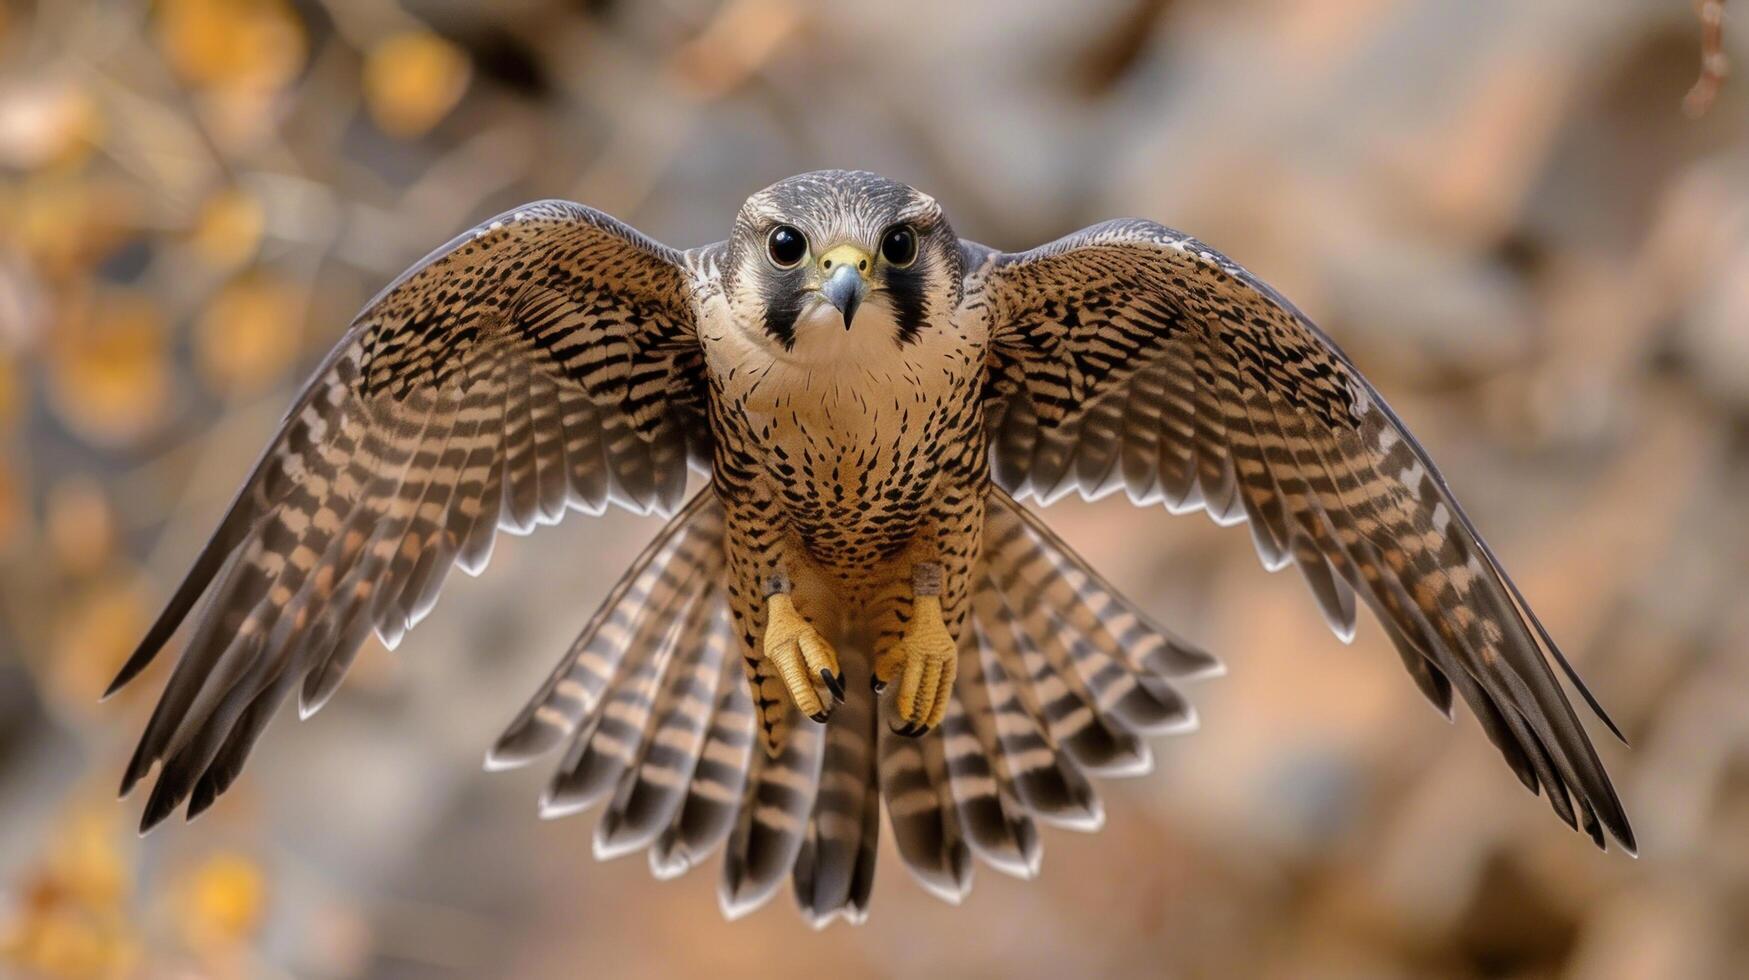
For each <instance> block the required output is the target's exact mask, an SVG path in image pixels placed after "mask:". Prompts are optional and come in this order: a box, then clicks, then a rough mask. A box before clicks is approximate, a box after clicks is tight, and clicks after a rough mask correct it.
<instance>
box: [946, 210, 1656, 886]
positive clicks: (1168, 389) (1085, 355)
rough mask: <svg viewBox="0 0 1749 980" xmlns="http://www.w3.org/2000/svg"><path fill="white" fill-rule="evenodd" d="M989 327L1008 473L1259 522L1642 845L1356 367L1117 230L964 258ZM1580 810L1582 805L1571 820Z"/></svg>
mask: <svg viewBox="0 0 1749 980" xmlns="http://www.w3.org/2000/svg"><path fill="white" fill-rule="evenodd" d="M962 248H963V251H964V255H965V260H966V267H967V269H968V270H969V272H968V276H967V285H966V300H965V302H966V304H967V306H968V307H969V308H975V309H981V310H982V311H983V313H984V315H985V316H986V317H987V319H988V322H989V323H990V326H991V344H992V356H991V363H990V380H989V390H988V392H987V404H988V408H989V433H990V442H991V464H992V472H993V475H994V477H995V480H996V482H997V483H998V485H1000V486H1002V487H1003V488H1004V489H1006V490H1008V491H1009V492H1010V493H1012V494H1013V495H1014V496H1015V497H1017V498H1024V497H1025V496H1026V495H1029V494H1030V495H1031V496H1033V497H1034V498H1035V499H1036V500H1038V501H1039V502H1040V503H1044V504H1048V503H1050V502H1052V501H1054V500H1056V499H1058V498H1059V497H1061V496H1062V495H1063V494H1065V493H1068V492H1070V491H1078V492H1079V493H1080V494H1081V495H1082V496H1083V497H1086V498H1088V499H1094V498H1098V497H1102V496H1104V495H1106V494H1109V493H1112V492H1115V491H1117V490H1119V489H1122V490H1125V491H1127V492H1128V494H1129V496H1130V497H1131V499H1132V500H1133V501H1135V502H1136V503H1137V504H1151V503H1157V502H1164V503H1165V504H1166V506H1167V507H1168V508H1169V509H1171V510H1172V511H1174V512H1183V511H1187V510H1191V509H1197V508H1200V509H1203V510H1206V511H1207V512H1208V513H1209V514H1210V516H1212V517H1214V518H1215V519H1216V520H1217V521H1218V522H1220V523H1222V524H1233V523H1237V522H1239V521H1248V522H1249V524H1250V527H1251V533H1252V539H1253V542H1254V544H1255V545H1256V547H1257V550H1258V553H1259V556H1260V557H1261V558H1262V560H1263V563H1264V565H1265V567H1267V568H1270V569H1271V570H1274V569H1278V568H1281V567H1283V566H1285V565H1287V564H1294V565H1296V566H1297V567H1299V568H1300V570H1301V572H1302V573H1303V574H1304V576H1305V578H1306V580H1307V583H1308V585H1310V587H1311V589H1312V592H1313V595H1314V597H1315V598H1317V600H1318V603H1319V607H1320V609H1321V610H1322V611H1323V612H1324V614H1325V617H1326V619H1327V621H1328V622H1329V623H1330V625H1331V627H1332V629H1333V630H1334V631H1335V632H1336V633H1337V635H1338V636H1340V637H1342V638H1344V639H1347V638H1348V637H1350V636H1352V632H1353V627H1354V612H1355V598H1356V596H1357V595H1358V596H1359V597H1360V598H1361V599H1362V600H1363V601H1364V602H1365V603H1366V604H1367V605H1368V606H1369V607H1371V608H1372V609H1373V611H1374V613H1375V614H1376V616H1377V619H1378V621H1379V622H1380V624H1381V625H1382V626H1383V627H1384V630H1385V632H1386V634H1387V636H1388V637H1389V638H1390V639H1391V641H1392V643H1393V644H1394V646H1395V647H1396V649H1397V651H1398V653H1399V655H1400V656H1401V657H1402V660H1403V663H1404V665H1405V667H1406V668H1407V669H1408V671H1409V673H1410V675H1411V676H1412V677H1413V678H1414V680H1415V681H1416V684H1417V686H1418V687H1419V688H1420V689H1421V691H1422V692H1423V694H1424V695H1425V696H1426V697H1427V698H1428V700H1430V701H1431V702H1432V703H1433V704H1434V705H1435V706H1436V707H1437V708H1439V709H1440V710H1441V712H1442V713H1444V714H1446V715H1447V717H1450V712H1451V703H1452V693H1453V688H1454V686H1455V688H1456V690H1457V691H1458V693H1461V694H1462V695H1463V697H1464V699H1465V701H1467V702H1468V703H1469V704H1470V705H1471V708H1472V709H1473V710H1474V711H1475V713H1476V716H1477V718H1478V720H1479V721H1480V722H1481V724H1482V727H1483V729H1484V731H1485V733H1486V734H1487V735H1488V737H1489V739H1490V740H1491V741H1492V742H1494V744H1495V745H1496V746H1497V747H1498V748H1499V749H1500V751H1501V753H1502V754H1503V755H1504V756H1505V758H1506V760H1507V763H1508V764H1509V765H1510V766H1511V767H1512V769H1513V771H1514V772H1515V773H1516V774H1517V775H1518V777H1519V779H1520V780H1521V781H1522V782H1523V783H1524V784H1525V785H1526V787H1527V788H1529V789H1530V790H1531V791H1532V792H1533V793H1536V792H1540V788H1541V787H1547V789H1548V799H1549V802H1550V805H1551V806H1552V807H1553V809H1554V810H1555V812H1556V814H1557V815H1558V816H1560V817H1561V819H1562V820H1563V821H1564V822H1566V823H1567V824H1568V825H1569V826H1574V827H1578V826H1580V825H1581V824H1583V826H1584V828H1585V830H1586V832H1587V833H1588V834H1589V835H1590V836H1591V838H1592V839H1593V841H1594V842H1596V844H1597V845H1598V846H1599V847H1604V846H1605V841H1604V835H1603V832H1604V830H1605V829H1607V830H1608V831H1609V833H1610V834H1611V835H1612V836H1614V837H1615V838H1616V840H1617V841H1618V842H1619V843H1620V844H1621V846H1622V847H1623V848H1624V849H1625V850H1627V851H1628V852H1629V853H1633V852H1634V849H1635V841H1634V836H1633V831H1632V829H1631V827H1630V825H1629V822H1628V819H1627V815H1626V813H1625V812H1624V811H1623V809H1622V806H1621V803H1620V801H1619V799H1618V798H1617V796H1616V793H1615V789H1614V787H1613V785H1612V784H1611V782H1610V780H1609V777H1608V774H1607V773H1606V772H1605V771H1604V769H1603V766H1602V764H1601V762H1600V761H1599V760H1598V758H1597V754H1596V750H1595V749H1594V747H1593V746H1592V744H1591V741H1590V739H1589V737H1588V736H1587V735H1586V733H1585V730H1584V727H1583V725H1582V724H1581V722H1580V721H1579V719H1578V718H1577V716H1576V715H1575V713H1574V711H1573V708H1572V705H1571V703H1570V702H1569V701H1568V699H1567V696H1566V693H1565V691H1564V689H1563V688H1562V686H1561V685H1560V683H1559V681H1558V680H1557V679H1556V677H1555V675H1554V673H1553V671H1552V670H1551V669H1550V667H1549V663H1548V660H1549V658H1552V659H1553V660H1554V662H1555V663H1557V664H1559V665H1560V668H1561V672H1562V673H1563V674H1564V675H1565V676H1566V677H1567V679H1568V681H1569V682H1570V683H1571V684H1572V685H1573V687H1574V689H1575V690H1577V691H1578V693H1579V695H1580V696H1581V697H1582V698H1583V699H1584V701H1585V703H1586V705H1587V706H1588V707H1589V708H1590V709H1591V710H1592V711H1593V712H1594V713H1595V714H1596V715H1597V717H1598V718H1599V719H1600V720H1601V721H1602V722H1603V723H1604V725H1605V726H1607V727H1608V729H1609V730H1610V732H1611V733H1612V734H1614V735H1615V736H1616V737H1617V738H1619V739H1622V741H1624V742H1625V741H1626V739H1625V738H1624V737H1623V736H1622V732H1621V729H1620V728H1619V727H1618V726H1617V725H1616V724H1615V722H1614V721H1613V720H1612V719H1611V718H1610V717H1609V715H1608V713H1607V712H1605V711H1604V709H1603V707H1602V705H1601V704H1600V703H1599V702H1598V700H1597V698H1596V697H1595V696H1594V695H1593V694H1592V692H1591V691H1590V689H1589V688H1588V687H1587V686H1586V685H1585V683H1584V681H1583V680H1582V679H1581V678H1580V677H1579V674H1578V672H1577V671H1576V670H1575V669H1574V667H1573V666H1572V664H1571V662H1570V661H1569V660H1568V659H1567V657H1566V655H1565V654H1564V653H1563V652H1562V651H1561V649H1560V648H1559V646H1557V645H1556V644H1555V642H1554V639H1553V638H1552V636H1551V635H1550V634H1549V632H1548V630H1547V629H1546V628H1545V627H1544V625H1543V623H1542V622H1541V620H1540V619H1539V618H1538V617H1537V616H1536V614H1535V613H1534V612H1533V611H1532V610H1531V608H1530V605H1529V603H1528V602H1526V600H1525V598H1524V596H1523V594H1522V593H1521V592H1520V590H1519V589H1518V586H1517V585H1516V584H1515V583H1514V582H1513V581H1512V579H1511V577H1510V576H1508V575H1507V573H1506V571H1505V569H1504V567H1503V566H1502V564H1501V563H1500V561H1499V559H1498V558H1497V557H1496V556H1495V554H1494V552H1493V550H1492V549H1491V548H1490V547H1489V546H1488V544H1487V543H1486V541H1485V540H1484V539H1483V538H1482V536H1481V534H1480V533H1479V532H1478V531H1477V530H1476V528H1475V525H1474V523H1473V522H1472V521H1471V520H1470V518H1469V516H1468V515H1467V514H1466V513H1465V512H1464V510H1463V508H1462V507H1461V506H1460V505H1459V503H1458V501H1457V499H1456V497H1455V496H1454V495H1453V494H1452V492H1451V489H1450V487H1449V485H1448V484H1447V482H1446V480H1445V478H1444V476H1443V475H1442V474H1441V473H1440V472H1439V470H1438V468H1437V467H1436V466H1435V465H1434V463H1433V461H1432V459H1431V457H1430V456H1429V455H1428V453H1427V451H1426V450H1425V449H1424V448H1423V447H1422V445H1421V444H1420V442H1419V441H1417V440H1416V439H1415V437H1414V436H1413V435H1412V434H1411V433H1410V432H1409V431H1408V429H1407V427H1405V426H1404V425H1403V423H1402V420H1401V419H1400V418H1399V417H1398V416H1397V414H1396V413H1395V412H1394V411H1392V409H1391V408H1390V406H1389V405H1387V404H1386V402H1385V401H1384V399H1383V398H1382V397H1381V396H1380V395H1379V393H1378V391H1377V390H1376V389H1375V388H1374V387H1373V386H1372V385H1371V384H1370V383H1369V382H1368V381H1367V380H1366V379H1365V378H1364V377H1362V376H1361V374H1360V372H1359V371H1358V370H1356V368H1355V367H1354V364H1353V362H1352V361H1351V360H1350V359H1349V358H1348V357H1347V355H1346V354H1344V353H1343V352H1342V351H1341V349H1340V348H1339V347H1338V346H1337V345H1336V344H1335V343H1334V342H1333V341H1332V340H1331V339H1330V338H1329V337H1328V336H1327V335H1326V334H1325V333H1324V332H1323V331H1322V330H1320V329H1319V328H1318V327H1317V326H1316V325H1315V324H1313V323H1312V322H1311V320H1310V319H1309V318H1308V317H1306V316H1305V314H1303V313H1302V312H1300V310H1298V309H1297V308H1296V307H1295V306H1294V305H1293V304H1291V303H1289V302H1288V301H1287V300H1286V299H1284V298H1283V297H1282V296H1281V295H1280V294H1279V293H1277V292H1276V291H1275V290H1274V289H1273V288H1271V287H1270V286H1268V285H1267V284H1265V283H1263V282H1262V281H1261V280H1259V279H1257V278H1256V277H1255V276H1253V275H1252V274H1250V273H1249V272H1248V271H1246V270H1245V269H1244V268H1242V267H1241V266H1239V265H1238V264H1237V263H1234V262H1233V261H1232V260H1230V259H1228V258H1227V257H1226V256H1224V255H1222V254H1221V253H1219V252H1216V251H1215V250H1213V249H1211V248H1209V247H1208V246H1206V245H1204V244H1202V243H1201V242H1199V241H1197V240H1196V239H1194V238H1191V237H1189V236H1187V235H1184V234H1182V233H1179V232H1176V231H1173V230H1172V229H1169V228H1165V227H1163V226H1161V225H1158V224H1155V223H1153V222H1149V221H1140V220H1127V221H1113V222H1106V223H1104V224H1100V225H1095V226H1093V227H1091V228H1088V229H1085V230H1083V231H1080V232H1077V233H1075V234H1072V235H1069V236H1066V237H1065V238H1062V239H1059V240H1057V241H1054V242H1051V243H1049V244H1046V245H1044V246H1041V247H1039V248H1037V249H1033V250H1031V251H1028V252H1021V253H1003V252H998V251H995V250H992V249H989V248H987V247H985V246H982V245H978V244H976V243H973V242H963V243H962ZM1569 794H1571V796H1572V797H1573V798H1576V800H1577V802H1578V810H1579V812H1578V813H1577V814H1575V813H1574V810H1573V806H1572V800H1570V798H1569Z"/></svg>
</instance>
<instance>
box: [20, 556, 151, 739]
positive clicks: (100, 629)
mask: <svg viewBox="0 0 1749 980" xmlns="http://www.w3.org/2000/svg"><path fill="white" fill-rule="evenodd" d="M131 579H132V577H131V576H123V575H116V576H113V577H110V578H106V579H104V580H103V581H101V582H98V583H96V584H95V585H92V586H90V587H89V588H88V589H86V590H84V591H83V592H82V593H81V594H79V595H77V596H76V597H73V598H71V599H63V600H61V601H59V602H57V603H55V607H56V611H57V615H56V621H55V624H54V633H53V639H52V641H51V646H50V655H51V659H49V660H48V662H47V663H48V665H49V671H50V672H49V675H48V678H47V684H46V685H45V688H46V692H47V693H48V694H50V695H51V696H52V697H54V698H55V700H56V701H58V702H59V703H60V704H61V705H62V706H64V707H65V708H66V710H67V711H69V712H81V711H87V712H89V711H96V710H98V705H97V703H96V698H97V696H98V695H99V694H101V693H103V690H104V688H106V687H108V686H109V682H110V679H111V678H113V677H114V676H115V672H116V671H117V670H119V669H120V668H121V665H122V663H123V662H125V661H126V660H127V657H128V654H130V653H132V652H133V649H134V644H136V643H138V642H140V637H141V636H144V635H145V632H146V626H147V625H148V624H149V623H150V619H149V618H148V617H149V616H150V615H151V612H152V610H150V609H149V608H148V607H147V605H146V601H145V597H144V596H143V595H141V591H140V588H139V587H138V586H137V585H135V584H133V582H132V580H131Z"/></svg>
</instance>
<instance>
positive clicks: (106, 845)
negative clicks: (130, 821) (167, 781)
mask: <svg viewBox="0 0 1749 980" xmlns="http://www.w3.org/2000/svg"><path fill="white" fill-rule="evenodd" d="M114 811H115V808H114V807H108V806H106V807H104V808H103V809H98V808H97V807H89V808H85V807H81V808H76V809H74V810H73V811H72V812H71V813H70V814H69V815H68V816H67V817H66V818H64V819H62V820H61V821H60V822H59V823H58V824H57V830H56V831H55V833H54V834H53V836H52V837H51V838H50V840H49V842H48V844H47V846H46V847H45V849H44V851H43V853H42V855H41V857H40V859H39V861H38V864H37V865H36V867H34V868H32V869H31V870H30V871H29V873H28V874H27V877H26V879H25V881H24V884H23V887H22V888H21V889H19V894H20V895H21V897H22V900H21V901H19V902H18V903H17V904H16V906H15V907H14V908H13V910H12V913H13V914H12V916H11V918H10V920H9V921H7V922H6V924H5V926H4V928H3V929H0V963H9V964H11V965H13V966H15V967H17V968H19V969H20V970H21V971H22V972H23V973H24V974H25V975H26V976H35V977H55V978H62V977H64V978H69V980H71V978H108V977H117V978H119V977H126V976H130V975H132V974H133V970H134V966H135V964H136V963H137V961H138V959H139V952H140V950H139V943H138V939H137V937H136V936H135V934H134V930H133V928H132V926H131V925H130V923H129V922H128V920H127V918H126V915H125V911H126V900H127V896H128V893H129V891H130V890H131V889H132V887H133V882H132V873H131V869H130V867H129V862H128V860H127V858H126V856H125V855H124V854H123V852H122V849H121V846H120V842H119V834H120V828H119V826H118V825H117V824H116V822H115V817H114ZM8 975H10V974H8Z"/></svg>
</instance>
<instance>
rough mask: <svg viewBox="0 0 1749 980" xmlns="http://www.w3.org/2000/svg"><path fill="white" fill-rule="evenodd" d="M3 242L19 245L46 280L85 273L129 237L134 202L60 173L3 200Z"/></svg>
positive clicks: (39, 177)
mask: <svg viewBox="0 0 1749 980" xmlns="http://www.w3.org/2000/svg"><path fill="white" fill-rule="evenodd" d="M4 200H5V203H6V207H5V209H4V212H3V213H0V236H4V237H6V238H7V239H9V240H11V241H13V242H15V243H16V244H17V247H18V248H19V250H20V251H22V252H23V253H24V254H25V255H26V256H28V257H29V258H30V259H31V260H32V262H33V263H34V264H35V267H36V268H37V270H38V271H39V272H41V273H42V274H43V275H44V277H45V278H56V277H61V276H65V275H68V274H70V273H72V272H74V271H75V270H81V269H83V267H85V266H87V265H89V264H90V263H92V262H94V261H97V260H98V259H100V258H102V257H103V256H104V255H106V254H108V253H109V252H110V250H112V249H113V248H114V247H115V246H116V245H117V244H119V243H120V242H122V241H123V240H125V238H126V236H127V235H128V234H129V225H130V223H131V219H132V214H133V211H134V206H133V203H132V199H131V198H130V196H129V195H128V194H127V193H126V192H125V191H123V190H121V189H120V188H118V187H117V186H115V185H114V184H112V183H109V182H107V181H98V180H89V179H85V178H83V177H80V176H77V175H73V174H69V173H66V172H64V171H59V170H51V171H46V172H43V173H40V174H36V175H33V176H31V177H30V178H28V179H26V180H24V181H22V182H20V183H19V184H18V185H17V186H16V188H15V191H14V193H12V194H10V195H8V196H6V198H5V199H4Z"/></svg>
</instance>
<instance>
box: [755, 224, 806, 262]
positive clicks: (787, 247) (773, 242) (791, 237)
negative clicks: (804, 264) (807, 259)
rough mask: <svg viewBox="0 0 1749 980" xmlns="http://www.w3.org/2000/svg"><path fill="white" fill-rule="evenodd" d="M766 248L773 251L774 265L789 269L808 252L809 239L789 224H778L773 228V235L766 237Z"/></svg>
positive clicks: (772, 259)
mask: <svg viewBox="0 0 1749 980" xmlns="http://www.w3.org/2000/svg"><path fill="white" fill-rule="evenodd" d="M765 248H766V251H768V252H770V253H771V261H772V263H773V264H774V265H776V266H777V267H778V268H780V269H788V268H790V267H792V266H794V265H795V264H796V263H797V262H800V261H801V260H802V256H804V255H806V254H808V240H807V239H806V238H804V237H803V236H802V233H801V232H799V231H797V230H796V229H794V228H792V227H790V226H789V225H778V226H777V227H776V228H773V229H771V237H770V238H768V239H766V241H765Z"/></svg>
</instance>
